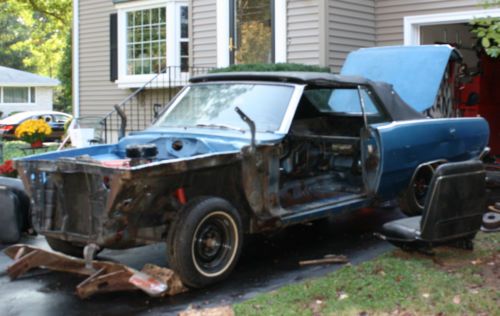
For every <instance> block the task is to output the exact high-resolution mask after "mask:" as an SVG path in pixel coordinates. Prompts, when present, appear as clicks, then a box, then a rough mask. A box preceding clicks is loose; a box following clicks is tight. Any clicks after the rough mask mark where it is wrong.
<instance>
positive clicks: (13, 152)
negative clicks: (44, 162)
mask: <svg viewBox="0 0 500 316" xmlns="http://www.w3.org/2000/svg"><path fill="white" fill-rule="evenodd" d="M28 146H29V144H28V143H25V142H23V141H16V140H14V141H4V142H3V161H7V160H11V159H14V158H20V157H24V156H28V155H31V152H26V153H25V152H23V151H22V150H21V148H23V147H28ZM57 147H58V146H57V145H49V146H48V148H47V152H49V151H53V150H56V149H57ZM42 152H43V151H41V152H40V153H42ZM37 153H38V152H37ZM3 161H1V160H0V163H3Z"/></svg>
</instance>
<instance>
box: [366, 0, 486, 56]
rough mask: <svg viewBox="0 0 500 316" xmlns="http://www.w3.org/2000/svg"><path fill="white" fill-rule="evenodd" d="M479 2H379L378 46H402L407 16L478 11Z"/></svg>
mask: <svg viewBox="0 0 500 316" xmlns="http://www.w3.org/2000/svg"><path fill="white" fill-rule="evenodd" d="M478 3H479V1H478V0H453V1H450V0H420V1H413V0H377V1H376V8H375V14H376V17H377V20H376V22H377V26H376V35H377V36H376V44H377V46H389V45H402V44H403V42H404V34H403V32H404V30H403V25H404V23H403V19H404V17H405V16H413V15H428V14H437V13H449V12H460V11H470V10H478V9H480V7H479V6H478Z"/></svg>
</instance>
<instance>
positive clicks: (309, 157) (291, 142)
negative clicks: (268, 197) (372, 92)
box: [280, 88, 383, 211]
mask: <svg viewBox="0 0 500 316" xmlns="http://www.w3.org/2000/svg"><path fill="white" fill-rule="evenodd" d="M359 93H360V92H359V91H358V89H357V88H350V89H325V88H318V89H315V88H309V89H307V90H306V91H305V92H304V94H303V96H302V98H301V100H300V102H299V105H298V107H297V111H296V113H295V116H294V118H293V121H292V125H291V128H290V131H289V135H288V136H287V137H286V139H285V140H284V142H283V154H282V156H281V159H280V203H281V206H282V207H284V208H286V209H287V210H290V211H299V210H300V211H302V210H304V209H308V208H309V207H314V205H317V204H316V203H314V204H311V202H317V203H320V204H321V205H323V204H330V203H337V202H340V201H345V200H348V199H351V198H354V197H358V196H359V195H361V194H363V193H364V187H363V178H362V167H361V148H360V133H361V130H362V128H363V127H364V120H363V115H362V111H361V101H360V94H359ZM363 102H364V105H365V110H366V111H367V113H368V114H369V119H370V121H369V122H370V123H371V122H377V121H381V120H383V117H382V115H380V114H379V111H377V108H376V107H375V105H374V102H373V101H372V100H371V97H370V96H369V95H368V93H367V92H366V91H364V92H363Z"/></svg>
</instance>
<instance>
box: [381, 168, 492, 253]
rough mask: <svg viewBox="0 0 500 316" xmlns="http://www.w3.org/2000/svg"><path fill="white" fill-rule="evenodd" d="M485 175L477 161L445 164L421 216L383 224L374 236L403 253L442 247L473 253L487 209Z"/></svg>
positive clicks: (431, 186)
mask: <svg viewBox="0 0 500 316" xmlns="http://www.w3.org/2000/svg"><path fill="white" fill-rule="evenodd" d="M485 178H486V173H485V170H484V167H483V164H482V163H481V162H480V161H479V160H476V161H465V162H456V163H445V164H442V165H440V166H439V167H438V168H437V169H436V171H435V173H434V176H433V177H432V181H431V183H430V187H429V192H430V194H429V195H428V196H427V198H426V201H425V207H424V211H423V214H422V216H415V217H409V218H403V219H399V220H396V221H392V222H389V223H386V224H385V225H384V226H383V232H382V233H377V234H376V235H377V236H378V237H380V238H381V239H383V240H387V241H389V242H391V243H393V244H394V245H396V246H398V247H401V248H403V249H416V250H424V251H428V250H430V249H431V248H432V247H434V246H437V245H441V244H457V243H458V244H460V246H461V247H464V248H466V249H472V239H473V238H474V236H475V235H476V233H477V232H478V231H479V229H480V227H481V220H482V217H483V214H484V212H485V209H486V190H485V187H486V180H485Z"/></svg>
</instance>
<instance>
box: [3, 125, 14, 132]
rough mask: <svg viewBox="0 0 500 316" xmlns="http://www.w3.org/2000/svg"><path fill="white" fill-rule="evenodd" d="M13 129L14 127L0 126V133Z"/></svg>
mask: <svg viewBox="0 0 500 316" xmlns="http://www.w3.org/2000/svg"><path fill="white" fill-rule="evenodd" d="M15 128H16V127H15V126H14V125H0V131H1V132H4V133H5V132H10V131H13V130H14V129H15Z"/></svg>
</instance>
